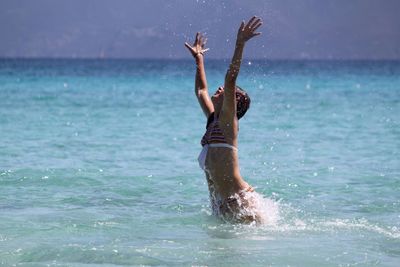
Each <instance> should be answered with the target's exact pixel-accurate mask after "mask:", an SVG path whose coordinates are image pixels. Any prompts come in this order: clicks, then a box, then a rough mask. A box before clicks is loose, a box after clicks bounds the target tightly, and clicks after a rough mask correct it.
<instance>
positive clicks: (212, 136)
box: [201, 112, 228, 146]
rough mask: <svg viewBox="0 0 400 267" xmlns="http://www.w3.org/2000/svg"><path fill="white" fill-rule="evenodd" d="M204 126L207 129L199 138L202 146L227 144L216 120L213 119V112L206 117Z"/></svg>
mask: <svg viewBox="0 0 400 267" xmlns="http://www.w3.org/2000/svg"><path fill="white" fill-rule="evenodd" d="M206 128H207V131H206V133H205V134H204V135H203V138H202V139H201V145H202V146H205V145H206V144H209V145H210V144H228V142H227V141H226V140H225V137H224V134H223V132H222V130H221V128H220V127H219V123H218V120H216V119H214V112H213V113H211V115H210V116H209V117H208V120H207V126H206Z"/></svg>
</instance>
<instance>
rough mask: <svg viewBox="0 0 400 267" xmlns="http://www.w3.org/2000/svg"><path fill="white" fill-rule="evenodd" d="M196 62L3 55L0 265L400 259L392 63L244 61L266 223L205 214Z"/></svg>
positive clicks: (248, 126)
mask: <svg viewBox="0 0 400 267" xmlns="http://www.w3.org/2000/svg"><path fill="white" fill-rule="evenodd" d="M226 67H227V62H226V61H223V60H214V61H212V60H211V61H207V62H206V69H207V75H208V83H209V87H210V91H211V92H214V90H215V89H216V88H217V87H218V86H219V85H221V84H222V82H223V78H224V72H225V70H226ZM194 71H195V68H194V66H193V62H192V61H183V60H182V61H181V60H174V61H169V60H22V59H19V60H12V59H9V60H0V265H2V266H135V265H139V266H400V62H393V61H357V62H352V61H244V63H243V68H242V71H241V74H240V77H239V80H238V84H239V85H240V86H241V87H243V88H245V89H246V90H247V91H248V93H249V94H250V96H251V98H252V106H251V109H250V110H249V112H248V113H247V114H246V116H245V118H243V119H242V120H241V121H240V134H239V156H240V166H241V172H242V175H243V176H244V177H245V178H246V180H247V181H248V182H249V183H251V184H252V185H253V186H255V187H256V190H257V191H258V192H259V193H261V194H262V195H263V196H264V197H265V201H266V203H267V204H268V205H267V209H266V210H265V212H266V213H267V215H268V216H269V218H270V221H269V222H268V223H267V224H265V225H262V226H248V225H234V224H229V223H223V222H221V221H219V220H218V219H216V218H214V217H213V216H212V215H211V211H210V207H209V202H208V192H207V186H206V184H205V178H204V175H203V173H202V172H201V170H200V169H199V167H198V165H197V162H196V158H197V155H198V153H199V152H200V149H201V146H200V138H201V136H202V135H203V133H204V130H205V118H203V115H202V113H201V111H200V108H199V107H198V104H197V102H196V99H195V96H194V93H193V83H194ZM268 207H269V208H268Z"/></svg>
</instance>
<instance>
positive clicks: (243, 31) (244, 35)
mask: <svg viewBox="0 0 400 267" xmlns="http://www.w3.org/2000/svg"><path fill="white" fill-rule="evenodd" d="M261 25H262V21H261V18H258V17H256V16H254V17H252V18H251V19H250V20H249V21H248V22H247V23H246V24H245V22H244V21H242V24H241V25H240V28H239V31H238V34H237V40H236V42H237V43H239V44H244V43H246V42H247V41H248V40H250V39H251V38H253V37H254V36H257V35H260V34H261V32H256V30H257V29H258V28H259V27H260V26H261Z"/></svg>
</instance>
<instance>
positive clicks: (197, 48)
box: [185, 32, 209, 57]
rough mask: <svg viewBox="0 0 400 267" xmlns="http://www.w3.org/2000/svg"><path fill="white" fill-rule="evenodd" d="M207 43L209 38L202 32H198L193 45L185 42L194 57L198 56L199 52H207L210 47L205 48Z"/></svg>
mask: <svg viewBox="0 0 400 267" xmlns="http://www.w3.org/2000/svg"><path fill="white" fill-rule="evenodd" d="M206 43H207V39H206V38H204V36H203V35H202V34H201V33H199V32H198V33H197V34H196V39H195V41H194V44H193V46H191V45H190V44H188V43H187V42H185V46H186V48H187V49H189V51H190V53H191V54H192V56H193V57H196V56H197V55H198V54H202V55H203V54H204V53H205V52H207V51H208V50H209V49H208V48H204V46H205V44H206Z"/></svg>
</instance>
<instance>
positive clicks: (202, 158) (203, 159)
mask: <svg viewBox="0 0 400 267" xmlns="http://www.w3.org/2000/svg"><path fill="white" fill-rule="evenodd" d="M209 147H226V148H230V149H233V150H235V151H238V149H237V148H236V147H234V146H232V145H230V144H225V143H217V144H206V145H204V146H203V149H202V150H201V152H200V155H199V157H198V158H197V160H198V162H199V166H200V168H201V169H202V170H205V168H206V158H207V152H208V148H209Z"/></svg>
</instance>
